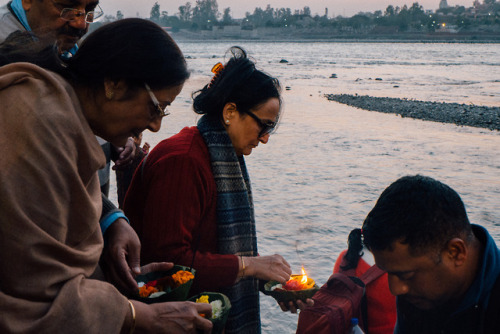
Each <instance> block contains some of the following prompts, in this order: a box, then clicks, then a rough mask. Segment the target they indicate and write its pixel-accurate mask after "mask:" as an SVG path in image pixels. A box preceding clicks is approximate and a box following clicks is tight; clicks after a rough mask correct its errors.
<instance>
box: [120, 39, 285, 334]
mask: <svg viewBox="0 0 500 334" xmlns="http://www.w3.org/2000/svg"><path fill="white" fill-rule="evenodd" d="M230 51H231V55H232V57H231V58H230V60H229V61H228V62H227V64H225V65H222V64H218V65H217V66H216V67H214V71H215V72H216V75H215V76H214V78H213V79H212V81H211V82H210V84H208V85H206V86H205V87H204V88H203V89H201V90H200V91H198V92H196V93H194V103H193V108H194V111H195V112H196V113H198V114H200V115H203V116H202V117H201V118H200V120H199V121H198V124H197V126H195V127H189V128H184V129H183V130H182V131H181V132H180V133H178V134H177V135H174V136H173V137H171V138H168V139H166V140H164V141H162V142H160V143H159V144H158V145H157V146H156V147H155V148H154V149H153V150H152V151H151V153H150V154H149V156H148V157H147V158H146V159H145V160H143V163H142V165H141V166H140V167H139V169H138V172H137V173H136V174H135V176H134V179H133V180H132V184H131V186H130V188H129V191H128V193H127V196H126V197H125V203H124V210H125V212H126V214H127V217H129V219H130V220H131V224H132V226H133V227H134V228H135V229H136V231H137V233H138V235H139V238H140V239H141V243H142V251H141V257H142V261H165V260H166V259H169V261H173V262H174V263H177V264H182V265H185V266H191V265H192V266H193V267H194V268H195V269H196V276H195V281H194V283H193V287H192V289H191V293H193V294H195V293H198V292H201V291H219V292H222V293H224V294H226V295H227V296H228V297H229V299H230V301H231V305H232V308H231V313H230V314H229V319H228V322H227V324H226V329H225V330H226V333H227V334H229V333H252V334H255V333H260V314H259V279H261V280H263V281H267V280H271V279H272V280H277V281H280V282H283V283H285V282H286V281H287V280H288V279H289V277H290V274H291V268H290V266H289V264H288V263H287V262H286V261H285V259H284V258H283V257H282V256H280V255H276V254H275V255H269V256H258V255H259V254H258V252H257V236H256V231H255V221H254V210H253V202H252V191H251V187H250V179H249V177H248V173H247V169H246V166H245V160H244V156H245V155H249V154H251V153H252V150H253V149H255V148H256V147H257V146H258V145H259V144H266V143H267V142H268V141H269V137H270V135H271V133H272V131H273V130H274V129H275V128H276V125H277V124H278V121H279V118H280V110H281V93H280V85H279V82H278V80H276V79H274V78H272V77H270V76H269V75H267V74H265V73H264V72H262V71H260V70H257V69H256V68H255V64H254V63H253V62H252V61H251V60H249V59H248V58H247V55H246V53H245V51H243V50H242V49H240V48H237V47H233V48H231V50H230ZM139 171H140V172H139Z"/></svg>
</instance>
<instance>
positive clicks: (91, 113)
mask: <svg viewBox="0 0 500 334" xmlns="http://www.w3.org/2000/svg"><path fill="white" fill-rule="evenodd" d="M18 38H19V39H16V38H15V37H13V39H12V40H9V42H7V44H2V45H1V46H0V65H3V66H2V67H0V101H2V112H1V116H0V119H1V121H0V143H2V147H3V148H8V149H3V150H2V152H1V155H2V157H1V159H0V199H1V200H0V217H1V223H0V254H1V256H0V267H1V268H2V270H1V271H0V314H1V316H0V333H117V334H118V333H134V331H135V330H136V331H137V333H167V332H168V333H194V332H195V330H196V329H197V328H199V329H202V330H205V331H207V332H208V331H209V330H210V328H211V327H212V325H211V323H210V321H209V320H207V319H204V318H203V317H201V316H200V315H199V313H205V312H208V313H210V311H211V307H210V306H209V305H206V306H205V305H201V304H195V303H192V302H177V303H158V304H153V305H148V304H144V303H141V302H138V301H132V300H128V299H127V297H125V296H124V295H122V294H121V293H120V292H119V291H118V290H117V289H116V288H115V287H114V286H113V285H111V284H110V283H108V282H105V281H103V280H98V279H94V277H96V276H95V275H96V274H97V273H98V272H99V271H96V269H97V268H98V264H99V260H100V257H101V252H102V249H103V244H104V242H103V237H102V234H101V229H100V226H99V217H100V215H101V212H102V204H101V203H102V202H101V191H100V186H99V179H98V175H97V170H98V169H99V168H101V167H102V166H103V165H104V164H105V158H104V154H103V152H102V149H101V147H100V145H99V143H98V141H97V139H96V137H95V135H98V136H100V137H102V138H103V139H105V140H108V141H109V142H111V143H113V144H115V145H117V146H122V145H123V144H124V143H125V141H127V138H128V137H130V136H133V135H139V134H140V133H141V132H142V131H144V130H146V129H148V130H150V131H158V130H159V129H160V126H161V119H162V117H163V116H164V115H165V112H164V107H165V106H166V105H168V104H170V103H172V102H173V101H174V99H175V97H176V96H177V95H178V94H179V92H180V91H181V89H182V87H183V84H184V82H185V81H186V80H187V78H188V77H189V72H188V71H187V65H186V62H185V60H184V56H183V54H182V52H181V51H180V50H179V48H178V46H177V44H175V42H174V41H173V40H172V38H171V37H170V36H169V35H168V34H167V33H166V32H165V31H164V30H163V29H162V28H161V27H159V26H158V25H156V24H154V23H152V22H150V21H147V20H141V19H125V20H119V21H116V22H113V23H110V24H107V25H105V26H103V27H101V28H99V29H98V30H96V31H95V32H94V33H92V34H90V35H89V36H88V37H87V38H86V39H85V40H84V42H83V43H82V45H81V47H80V49H79V50H78V52H77V53H76V54H75V56H74V57H72V58H70V59H69V60H67V61H66V62H64V63H63V62H62V61H61V60H60V59H59V58H58V52H57V50H56V49H55V48H54V47H52V46H51V47H49V48H43V49H40V52H39V53H35V51H34V49H35V48H36V47H37V46H38V43H37V42H35V41H34V40H33V39H32V38H31V36H30V35H28V36H26V35H23V34H22V33H21V34H20V35H19V36H18ZM16 43H17V44H16ZM35 64H36V65H35ZM106 237H108V236H107V235H106ZM107 242H110V240H107ZM128 250H129V251H130V249H128ZM129 254H130V253H128V254H127V252H126V251H125V253H124V254H122V258H121V259H119V260H120V261H123V262H124V263H127V261H128V260H129V259H128V255H129ZM138 265H139V264H138V263H130V268H134V269H135V267H136V266H138ZM101 266H103V269H105V268H104V267H106V263H102V262H101ZM124 267H125V268H128V267H129V266H128V265H125V266H124ZM171 267H172V264H171V263H152V264H148V265H146V266H145V267H143V268H142V270H140V269H138V270H137V271H138V272H136V274H137V273H139V272H142V273H147V272H149V271H152V270H166V269H170V268H171ZM106 273H107V274H108V275H107V277H106V278H108V279H113V278H116V277H114V276H119V277H121V278H122V279H124V278H125V279H128V280H129V281H132V285H134V286H135V289H136V290H137V289H138V288H137V283H136V282H135V280H134V278H133V276H132V272H131V270H128V271H124V272H115V273H114V274H113V273H112V272H109V271H106ZM100 277H102V274H101V275H100ZM113 281H115V280H114V279H113Z"/></svg>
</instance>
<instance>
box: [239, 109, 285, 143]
mask: <svg viewBox="0 0 500 334" xmlns="http://www.w3.org/2000/svg"><path fill="white" fill-rule="evenodd" d="M244 112H245V113H246V114H248V115H249V116H250V117H252V118H253V119H254V120H255V121H256V122H257V124H258V125H259V126H260V132H259V138H261V137H264V136H265V135H267V134H268V133H271V132H273V130H274V128H276V125H277V124H278V123H276V122H271V121H267V122H264V121H263V120H261V119H260V118H259V117H257V115H255V114H254V113H253V112H251V111H250V110H247V111H244Z"/></svg>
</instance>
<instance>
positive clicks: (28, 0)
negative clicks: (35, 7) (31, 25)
mask: <svg viewBox="0 0 500 334" xmlns="http://www.w3.org/2000/svg"><path fill="white" fill-rule="evenodd" d="M33 1H38V0H22V4H23V9H24V10H25V11H29V10H30V9H31V5H32V4H33Z"/></svg>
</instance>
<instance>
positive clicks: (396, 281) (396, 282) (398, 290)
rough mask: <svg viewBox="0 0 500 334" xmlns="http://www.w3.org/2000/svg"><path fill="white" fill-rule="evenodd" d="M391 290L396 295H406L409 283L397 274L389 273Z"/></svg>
mask: <svg viewBox="0 0 500 334" xmlns="http://www.w3.org/2000/svg"><path fill="white" fill-rule="evenodd" d="M388 280H389V290H390V291H391V293H392V294H393V295H394V296H400V295H405V294H407V293H408V291H409V288H408V284H406V283H405V282H404V281H402V280H401V279H400V278H398V277H397V276H396V275H389V276H388Z"/></svg>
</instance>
